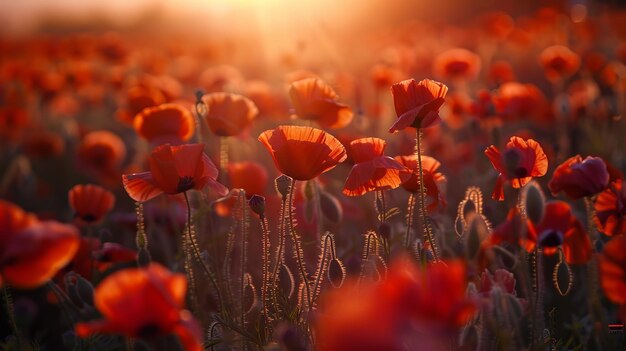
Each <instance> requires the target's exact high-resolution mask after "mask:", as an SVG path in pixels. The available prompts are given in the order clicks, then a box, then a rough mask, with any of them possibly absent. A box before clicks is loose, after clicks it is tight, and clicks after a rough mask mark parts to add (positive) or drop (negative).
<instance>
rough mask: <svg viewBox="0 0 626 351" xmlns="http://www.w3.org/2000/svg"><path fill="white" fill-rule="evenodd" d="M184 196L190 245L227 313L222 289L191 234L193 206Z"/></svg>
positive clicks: (185, 193) (185, 195) (222, 308)
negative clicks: (221, 292)
mask: <svg viewBox="0 0 626 351" xmlns="http://www.w3.org/2000/svg"><path fill="white" fill-rule="evenodd" d="M183 195H184V197H185V204H186V205H187V235H188V237H189V243H190V244H191V248H192V249H193V252H194V254H195V255H196V259H197V260H198V261H199V262H200V264H201V265H202V268H203V269H204V273H206V275H207V276H208V277H209V280H210V281H211V284H212V285H213V288H214V289H215V295H217V300H218V301H219V304H220V307H221V310H222V311H225V310H224V306H223V305H222V303H223V301H222V296H221V294H220V289H219V287H218V285H217V282H216V281H215V278H214V277H213V274H212V273H211V271H210V270H209V267H208V266H207V265H206V263H205V262H204V260H203V259H202V255H201V254H200V249H199V248H198V245H197V244H196V241H195V240H194V237H193V234H191V205H190V204H189V197H188V196H187V192H186V191H185V192H183Z"/></svg>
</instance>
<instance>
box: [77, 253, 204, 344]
mask: <svg viewBox="0 0 626 351" xmlns="http://www.w3.org/2000/svg"><path fill="white" fill-rule="evenodd" d="M186 290H187V281H186V279H185V276H184V275H182V274H175V273H171V272H169V271H168V270H167V269H166V268H164V267H162V266H161V265H159V264H156V263H152V264H150V265H149V266H148V267H146V268H127V269H123V270H120V271H117V272H115V273H113V274H111V275H109V276H108V277H106V278H105V279H104V280H102V282H101V283H100V284H99V285H98V286H97V287H96V289H95V294H94V302H95V307H96V308H97V309H98V310H99V311H100V313H102V315H103V317H104V319H103V320H97V321H92V322H87V323H77V324H76V326H75V330H76V334H78V336H80V337H87V336H89V335H92V334H94V333H103V334H123V335H126V336H128V337H132V338H145V339H149V338H154V337H158V336H166V335H169V334H175V335H176V336H178V337H179V339H180V341H181V343H182V345H183V347H184V349H185V350H187V351H200V350H203V347H202V342H201V340H202V337H201V330H200V327H199V325H198V324H197V322H196V321H195V320H194V318H193V317H192V316H191V313H190V312H189V311H187V310H185V309H184V304H185V291H186Z"/></svg>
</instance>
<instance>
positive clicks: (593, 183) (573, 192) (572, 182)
mask: <svg viewBox="0 0 626 351" xmlns="http://www.w3.org/2000/svg"><path fill="white" fill-rule="evenodd" d="M608 184H609V172H608V171H607V168H606V164H604V161H603V160H602V159H601V158H599V157H591V156H588V157H587V158H585V159H584V160H583V159H582V157H580V155H576V156H573V157H571V158H569V159H568V160H567V161H565V162H563V163H562V164H560V165H559V166H558V167H557V168H556V169H555V170H554V174H553V175H552V179H551V180H550V183H548V188H550V191H551V192H552V194H553V195H555V196H556V194H558V193H559V192H561V191H563V192H565V194H566V195H567V196H569V197H570V198H572V199H580V198H581V197H586V196H592V195H595V194H597V193H599V192H601V191H602V190H604V189H605V188H606V187H607V185H608Z"/></svg>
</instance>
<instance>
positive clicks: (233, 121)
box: [202, 93, 259, 137]
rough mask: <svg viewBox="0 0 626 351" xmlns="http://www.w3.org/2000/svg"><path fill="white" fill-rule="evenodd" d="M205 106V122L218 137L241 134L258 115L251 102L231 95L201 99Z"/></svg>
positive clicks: (220, 94) (225, 94)
mask: <svg viewBox="0 0 626 351" xmlns="http://www.w3.org/2000/svg"><path fill="white" fill-rule="evenodd" d="M202 101H204V103H205V104H206V106H207V110H208V112H207V114H206V116H205V118H206V122H207V124H208V125H209V128H210V129H211V131H212V132H213V133H215V134H216V135H219V136H223V137H226V136H235V135H239V134H241V132H243V131H244V130H245V129H246V128H248V126H250V124H251V123H252V121H253V120H254V119H255V118H256V116H257V115H258V114H259V109H258V108H257V107H256V105H255V104H254V102H252V100H250V99H248V98H247V97H245V96H241V95H238V94H231V93H211V94H206V95H204V96H203V97H202Z"/></svg>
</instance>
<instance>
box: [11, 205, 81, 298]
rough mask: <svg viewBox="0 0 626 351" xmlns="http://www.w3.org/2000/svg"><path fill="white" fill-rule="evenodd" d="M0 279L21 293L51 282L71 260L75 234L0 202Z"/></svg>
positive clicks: (75, 239) (61, 226)
mask: <svg viewBox="0 0 626 351" xmlns="http://www.w3.org/2000/svg"><path fill="white" fill-rule="evenodd" d="M0 228H2V231H1V232H0V276H1V280H3V281H6V282H7V283H9V284H11V285H13V286H15V287H17V288H21V289H32V288H36V287H38V286H40V285H42V284H44V283H45V282H46V281H48V280H49V279H51V278H52V277H53V276H54V275H55V274H56V273H57V271H59V270H60V269H61V268H63V267H64V266H65V265H66V264H67V263H68V262H69V261H70V260H71V259H72V257H73V256H74V254H75V253H76V251H77V250H78V246H79V238H80V237H79V234H78V230H77V229H76V228H75V227H73V226H69V225H65V224H61V223H58V222H54V221H44V222H40V221H38V220H37V219H36V218H35V216H34V215H32V214H29V213H26V212H24V211H23V210H22V209H21V208H19V207H17V206H15V205H13V204H11V203H9V202H6V201H2V200H0Z"/></svg>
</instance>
